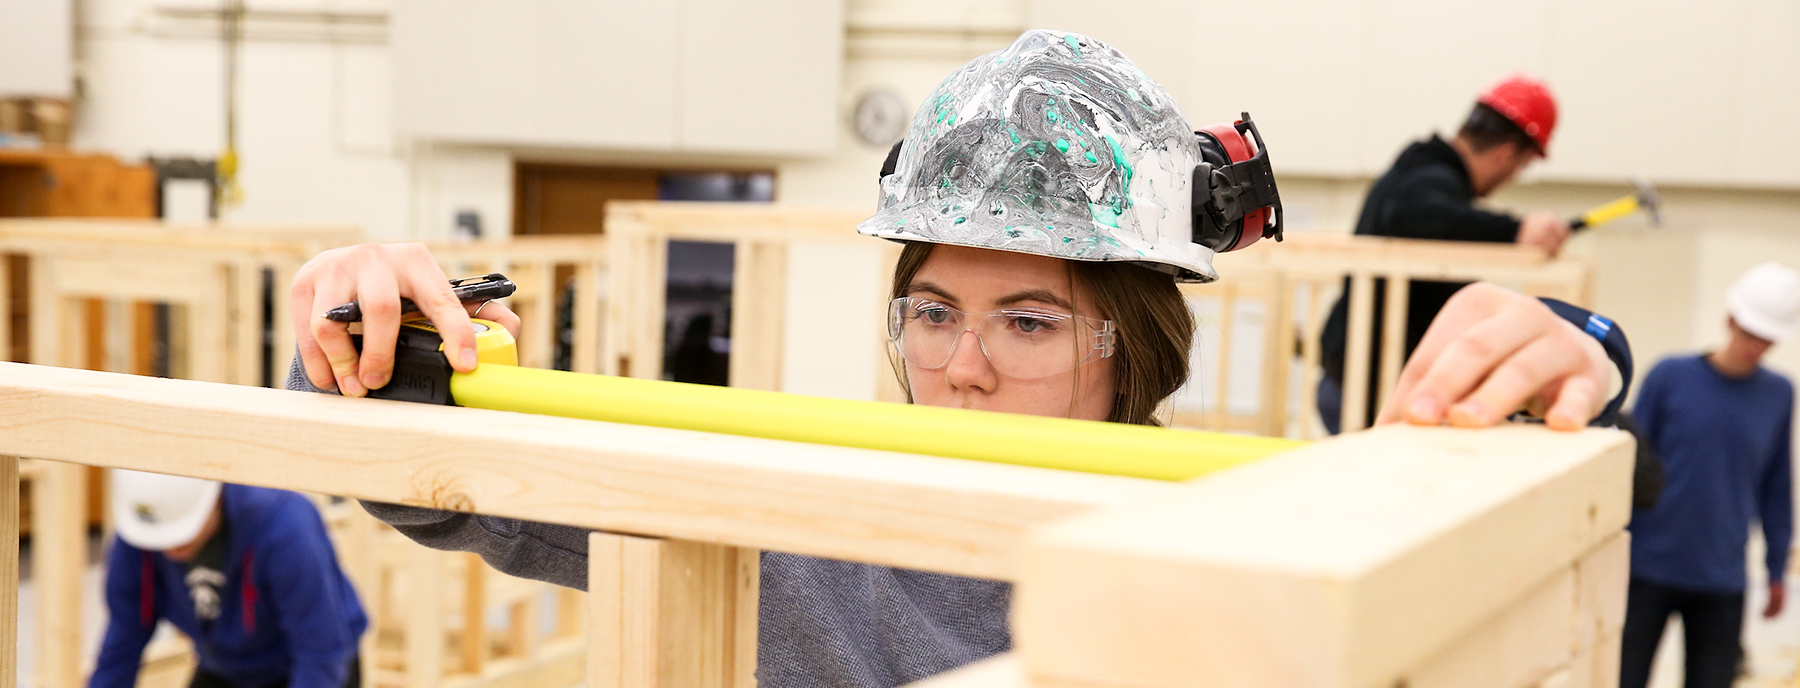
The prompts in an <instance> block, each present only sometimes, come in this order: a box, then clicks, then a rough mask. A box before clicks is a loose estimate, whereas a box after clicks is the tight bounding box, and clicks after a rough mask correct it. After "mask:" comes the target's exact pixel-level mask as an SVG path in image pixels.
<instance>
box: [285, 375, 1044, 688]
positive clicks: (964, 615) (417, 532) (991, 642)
mask: <svg viewBox="0 0 1800 688" xmlns="http://www.w3.org/2000/svg"><path fill="white" fill-rule="evenodd" d="M287 387H288V389H292V390H299V391H307V392H319V391H320V390H319V389H318V388H316V387H314V386H313V385H312V383H311V381H309V380H307V379H306V374H305V373H304V372H303V371H302V369H301V367H300V364H299V362H298V361H295V363H294V365H293V367H292V368H290V369H289V371H288V379H287ZM363 508H365V509H367V510H368V511H369V513H370V514H373V515H374V516H375V517H376V518H379V519H381V520H383V521H386V522H387V523H388V524H389V525H392V526H394V528H396V529H398V530H399V531H400V532H401V533H404V534H405V535H406V536H407V537H409V538H412V539H413V540H415V541H417V542H418V543H419V544H422V545H425V546H427V547H431V548H434V549H442V550H456V551H464V552H474V553H476V554H479V555H481V558H482V559H483V560H485V561H487V563H488V564H490V565H492V566H493V567H494V568H496V569H499V570H501V571H503V572H505V573H508V574H511V575H514V576H519V577H522V578H531V579H535V580H541V581H547V582H550V583H555V584H557V585H562V586H567V587H571V588H576V589H578V590H586V589H587V570H588V565H587V549H588V531H587V530H585V529H582V528H575V527H571V526H563V525H554V524H548V523H535V522H531V521H521V520H518V519H511V518H500V517H496V516H481V515H476V514H465V513H457V512H451V511H439V510H436V509H423V508H418V507H407V506H398V505H394V504H382V503H377V502H363ZM1011 601H1012V586H1011V585H1009V584H1007V583H1004V582H1001V581H994V580H985V579H980V578H965V577H961V576H950V575H944V574H939V573H927V572H924V571H913V570H909V569H897V568H888V567H885V566H871V565H868V564H857V563H852V562H846V561H837V560H832V559H820V558H818V557H808V556H802V555H798V554H786V553H782V552H763V554H762V597H761V608H760V612H759V613H758V616H757V623H758V626H757V628H758V637H757V643H756V648H757V650H756V651H757V666H756V680H757V684H758V685H759V686H761V687H762V688H812V687H814V686H818V687H826V686H829V687H833V688H837V687H843V688H889V687H890V686H899V685H903V684H906V683H911V682H913V681H917V680H920V679H923V678H925V677H927V676H931V675H932V674H936V673H939V672H942V671H946V670H949V669H952V668H955V667H958V666H962V665H964V664H967V663H969V662H973V661H975V660H977V659H981V658H983V657H987V656H989V655H993V654H997V653H1000V652H1004V651H1005V650H1007V649H1008V648H1009V647H1010V646H1011V645H1012V633H1011V631H1010V630H1009V629H1008V628H1007V623H1006V617H1007V610H1008V608H1009V607H1010V606H1011Z"/></svg>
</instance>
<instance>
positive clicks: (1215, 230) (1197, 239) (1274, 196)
mask: <svg viewBox="0 0 1800 688" xmlns="http://www.w3.org/2000/svg"><path fill="white" fill-rule="evenodd" d="M1194 138H1195V141H1196V142H1197V143H1199V144H1200V157H1201V160H1202V162H1201V163H1200V164H1199V165H1195V166H1194V183H1193V187H1192V188H1193V218H1194V229H1193V231H1194V243H1196V244H1200V245H1201V246H1205V247H1207V248H1210V249H1212V250H1213V251H1215V252H1217V253H1224V252H1226V251H1236V250H1238V249H1241V248H1246V247H1248V246H1250V245H1251V244H1254V243H1256V241H1257V240H1258V239H1262V238H1266V237H1274V238H1275V240H1276V241H1280V240H1281V232H1282V229H1283V227H1282V216H1281V194H1280V192H1279V191H1278V190H1277V189H1276V188H1275V172H1274V168H1272V167H1270V166H1269V155H1268V150H1267V149H1266V148H1265V147H1264V146H1263V142H1262V134H1261V132H1258V131H1257V130H1256V124H1255V123H1254V122H1252V121H1251V120H1250V113H1248V112H1246V113H1244V118H1243V119H1241V120H1239V121H1237V122H1235V123H1232V124H1215V125H1212V126H1210V127H1205V128H1202V129H1201V130H1200V131H1197V132H1194Z"/></svg>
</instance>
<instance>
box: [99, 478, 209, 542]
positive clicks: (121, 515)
mask: <svg viewBox="0 0 1800 688" xmlns="http://www.w3.org/2000/svg"><path fill="white" fill-rule="evenodd" d="M221 487H222V486H221V485H220V483H219V482H218V481H214V480H200V479H198V478H183V477H180V476H173V475H162V474H160V473H142V472H139V471H127V470H123V469H113V471H112V488H111V489H112V498H111V501H112V519H113V527H115V528H117V529H118V530H119V538H120V539H122V540H124V541H125V542H126V543H127V544H130V545H131V546H132V547H136V548H138V549H142V550H152V551H160V550H165V549H170V548H173V547H179V546H181V545H185V544H188V543H190V542H193V541H194V538H195V537H196V536H198V535H200V530H201V529H203V528H205V527H206V520H207V518H208V517H210V516H212V512H213V506H214V505H216V504H218V503H219V491H220V489H221Z"/></svg>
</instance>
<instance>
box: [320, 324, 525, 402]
mask: <svg viewBox="0 0 1800 688" xmlns="http://www.w3.org/2000/svg"><path fill="white" fill-rule="evenodd" d="M470 322H471V323H472V324H473V325H474V326H475V359H476V360H477V361H479V362H480V363H481V365H507V366H516V365H518V364H519V347H518V344H517V343H516V342H514V341H513V337H512V333H511V332H507V331H506V328H505V327H502V326H501V325H500V323H497V322H494V321H492V320H481V319H479V318H474V319H471V320H470ZM350 339H351V341H352V342H353V343H355V344H356V350H357V351H362V336H361V335H351V337H350ZM453 372H455V371H454V370H452V369H451V368H450V360H449V359H448V358H445V355H444V338H443V336H442V335H440V334H439V333H438V329H437V326H436V325H433V324H432V323H431V321H429V320H409V321H407V322H404V323H401V324H400V333H399V337H398V339H397V340H396V342H395V346H394V376H393V377H392V378H390V379H389V380H388V383H387V384H386V385H384V386H383V387H382V388H381V389H375V390H370V391H369V396H370V397H372V398H375V399H393V400H395V401H417V402H424V403H427V404H441V405H454V404H455V403H456V401H455V399H454V398H453V397H452V396H451V394H450V374H451V373H453Z"/></svg>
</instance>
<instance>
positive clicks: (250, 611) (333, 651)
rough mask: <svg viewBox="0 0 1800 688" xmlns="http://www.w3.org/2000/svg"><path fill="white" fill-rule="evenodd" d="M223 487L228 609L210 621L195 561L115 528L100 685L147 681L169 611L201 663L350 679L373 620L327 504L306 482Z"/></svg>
mask: <svg viewBox="0 0 1800 688" xmlns="http://www.w3.org/2000/svg"><path fill="white" fill-rule="evenodd" d="M219 498H220V500H221V501H222V502H223V503H224V508H225V522H226V523H227V524H228V525H229V530H228V531H227V532H226V540H227V541H226V543H225V561H224V565H225V571H224V573H225V585H224V586H223V587H221V588H220V597H221V598H222V600H221V603H222V604H221V607H220V612H219V617H218V618H217V619H214V620H213V621H212V623H211V624H210V625H209V626H208V628H206V629H205V630H204V631H203V630H202V629H201V626H200V621H199V619H198V617H197V616H196V614H195V610H194V602H193V599H192V597H191V595H190V593H189V590H188V586H187V583H186V582H185V581H184V577H185V575H186V570H185V568H184V567H183V566H182V565H181V564H179V563H177V562H174V561H172V560H170V559H169V558H168V557H166V556H163V555H162V554H161V553H158V552H147V551H144V550H140V549H138V548H136V547H132V546H131V545H128V544H126V543H125V542H124V541H123V540H119V539H118V538H114V539H113V543H112V551H111V552H109V553H108V554H107V558H106V606H107V610H108V612H109V613H110V620H109V622H108V623H107V626H106V637H105V639H104V641H102V643H101V646H100V658H99V660H98V661H97V662H96V664H95V668H94V675H93V678H91V679H90V680H89V682H88V685H89V686H90V687H91V688H130V687H131V686H132V685H133V684H135V683H136V681H137V673H138V665H139V664H140V663H141V662H142V658H143V654H144V646H145V645H146V644H148V643H149V642H150V635H151V632H152V631H154V630H156V622H157V621H158V620H160V619H168V620H169V622H170V623H173V624H175V627H176V628H178V629H180V630H181V632H182V633H183V634H185V635H187V636H188V638H190V639H192V640H193V641H194V649H195V651H196V653H197V654H199V656H200V670H201V671H204V672H207V673H209V674H213V675H216V676H218V677H220V678H223V679H225V680H227V681H230V682H231V683H232V684H234V685H240V686H268V685H274V684H278V683H281V682H283V681H286V682H287V683H288V685H289V686H291V687H292V688H340V687H341V686H343V685H344V681H345V679H346V678H347V674H346V672H347V671H349V663H350V659H351V658H352V657H353V656H355V654H356V651H357V641H358V639H360V638H361V637H362V634H363V631H364V630H366V629H367V628H368V626H369V622H368V618H367V617H366V616H364V614H363V609H362V603H361V602H359V601H358V600H357V597H356V591H355V590H354V589H353V588H352V587H351V585H350V580H349V579H348V578H346V577H345V576H344V572H343V570H342V569H339V568H338V563H337V555H336V553H335V551H334V550H333V549H332V546H331V541H330V540H329V539H328V538H327V536H326V534H325V523H324V521H323V520H321V519H320V518H319V512H318V510H317V509H314V508H313V505H312V502H310V501H307V499H306V498H305V497H302V496H300V495H298V494H295V493H292V492H287V491H284V490H270V489H265V488H260V487H247V486H243V485H229V484H228V485H225V487H224V489H223V490H222V491H221V492H220V497H219ZM146 590H148V591H149V592H150V594H148V595H146V594H145V591H146Z"/></svg>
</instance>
